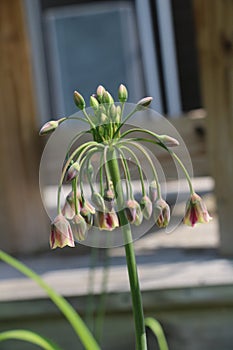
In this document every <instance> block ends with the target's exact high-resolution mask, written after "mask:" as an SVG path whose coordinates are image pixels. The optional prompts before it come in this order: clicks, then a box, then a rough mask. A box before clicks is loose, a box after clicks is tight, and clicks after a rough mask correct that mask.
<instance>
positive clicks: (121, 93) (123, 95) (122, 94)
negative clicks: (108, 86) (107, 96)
mask: <svg viewBox="0 0 233 350" xmlns="http://www.w3.org/2000/svg"><path fill="white" fill-rule="evenodd" d="M118 98H119V101H120V102H122V103H124V102H126V101H127V99H128V91H127V89H126V87H125V86H124V85H123V84H121V85H120V86H119V89H118Z"/></svg>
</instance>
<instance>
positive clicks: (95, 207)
mask: <svg viewBox="0 0 233 350" xmlns="http://www.w3.org/2000/svg"><path fill="white" fill-rule="evenodd" d="M127 99H128V91H127V88H126V87H125V86H124V85H123V84H121V85H120V87H119V89H118V100H119V102H118V103H115V102H114V99H113V97H112V95H111V94H110V93H109V92H108V91H107V90H106V89H105V88H104V87H103V86H102V85H100V86H98V88H97V90H96V92H95V93H93V94H92V95H91V97H90V106H91V108H92V112H91V113H87V111H86V109H85V108H86V102H85V100H84V98H83V96H82V95H81V94H80V93H79V92H77V91H75V92H74V102H75V104H76V106H77V107H78V108H79V109H80V110H81V111H82V113H83V121H85V122H86V123H88V124H89V125H90V130H89V131H88V132H89V133H91V135H92V137H93V140H92V141H88V142H86V143H83V144H81V145H80V146H78V147H76V148H75V149H74V150H73V149H72V152H71V148H70V149H69V150H68V151H67V156H66V159H65V164H64V167H63V171H62V175H61V179H60V183H59V187H58V203H57V212H58V214H57V216H56V218H55V219H54V221H53V222H52V225H51V235H50V245H51V248H56V247H61V248H62V247H64V246H66V245H68V246H70V247H73V246H74V245H75V241H83V240H85V238H86V235H87V232H88V230H89V229H90V228H91V227H92V226H95V227H98V228H99V229H100V230H107V231H113V230H114V229H116V228H118V227H121V226H122V225H123V224H125V222H126V223H127V224H130V225H136V226H139V225H140V224H141V223H142V221H143V220H149V219H151V218H153V220H154V222H155V224H156V225H157V226H158V227H160V228H164V227H167V226H168V224H169V221H170V208H169V205H168V203H166V201H165V200H164V199H163V198H162V194H161V189H160V184H159V179H158V175H157V171H156V168H155V166H154V164H153V161H152V159H151V157H150V155H149V153H148V152H147V150H146V148H145V147H144V146H143V145H142V144H141V143H140V142H139V141H138V140H137V139H136V138H135V137H131V135H132V136H134V133H135V132H138V131H140V132H141V133H142V134H143V137H140V141H147V136H148V134H149V135H150V136H152V138H153V139H151V140H150V142H152V143H154V144H155V145H156V146H161V147H163V149H165V150H166V151H167V152H169V154H170V155H171V156H173V157H174V159H176V160H178V164H179V165H180V166H181V168H182V169H183V170H184V173H185V176H186V177H187V180H188V183H189V186H190V199H189V201H188V203H187V205H186V211H185V216H184V223H185V224H187V225H191V226H194V225H195V223H197V222H201V223H205V222H208V221H209V220H210V219H211V217H210V216H209V214H208V212H207V209H206V207H205V205H204V203H203V201H202V199H201V198H200V197H199V196H198V195H197V194H196V193H195V192H194V190H193V187H192V184H191V180H190V178H189V176H188V174H187V171H186V169H185V168H184V166H183V164H182V162H181V160H180V159H179V158H178V157H177V155H176V154H175V153H174V152H173V151H172V150H171V149H170V147H174V146H177V145H179V142H178V141H177V140H176V139H174V138H173V137H171V136H168V135H158V134H156V133H153V132H151V131H150V130H147V129H139V128H131V129H128V130H126V131H124V132H123V131H122V127H123V126H124V125H125V123H126V122H127V120H128V119H129V118H130V117H132V116H133V115H134V114H135V113H137V112H138V111H141V110H143V109H145V108H148V106H149V105H150V103H151V101H152V97H145V98H143V99H141V100H140V101H139V102H138V103H137V104H136V105H135V107H134V109H133V110H132V111H131V112H130V113H129V114H128V115H126V116H124V104H125V103H126V102H127ZM66 119H67V118H62V119H59V120H57V121H50V122H47V123H46V124H45V125H44V126H43V127H42V128H41V130H40V134H41V135H43V134H47V133H50V132H52V131H54V130H55V129H56V128H57V127H58V126H59V125H60V124H61V123H63V122H64V121H65V120H66ZM74 119H75V118H74ZM78 119H79V120H80V118H78ZM80 135H81V134H80ZM80 135H79V134H78V135H77V138H79V136H80ZM113 154H115V155H117V167H118V168H119V169H120V173H121V174H122V179H121V180H122V181H123V180H124V181H125V187H124V196H123V203H122V201H121V202H120V200H119V198H118V192H117V188H116V184H114V181H113V177H112V176H113V174H114V171H115V170H114V169H113V167H114V166H115V165H114V166H113V163H112V162H111V157H112V155H113ZM128 154H130V158H131V161H133V162H134V164H135V165H136V167H137V173H138V179H139V180H140V186H141V198H139V200H138V201H137V200H136V199H135V197H134V192H133V187H132V181H131V178H132V177H131V175H132V174H131V169H130V163H129V160H128V158H127V155H128ZM97 156H98V159H99V169H100V173H101V176H99V178H98V180H97V178H94V165H93V159H94V158H95V160H96V157H97ZM140 157H143V158H144V159H145V160H146V161H147V166H148V167H150V168H151V173H152V174H153V178H152V179H151V180H150V183H149V184H148V186H147V181H146V179H145V178H144V174H143V170H142V168H141V162H140ZM114 164H116V163H114ZM84 175H85V177H86V178H87V184H88V186H89V188H90V190H91V196H90V198H88V197H87V195H86V193H85V191H84V186H83V182H84ZM64 182H66V183H68V184H69V183H70V185H71V191H70V193H69V194H68V195H67V197H66V200H65V203H64V205H63V207H61V188H62V185H63V183H64ZM97 182H98V183H97ZM119 185H120V186H122V185H121V184H119ZM122 189H123V186H122ZM122 211H123V212H124V219H125V220H123V221H124V223H123V222H122V219H120V217H119V212H121V213H122ZM121 218H122V215H121Z"/></svg>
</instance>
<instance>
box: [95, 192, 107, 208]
mask: <svg viewBox="0 0 233 350" xmlns="http://www.w3.org/2000/svg"><path fill="white" fill-rule="evenodd" d="M91 200H92V202H93V204H94V206H95V208H96V209H97V210H98V211H102V212H104V211H105V209H106V208H105V203H104V199H103V197H102V196H101V194H100V193H98V192H95V191H94V192H92V195H91Z"/></svg>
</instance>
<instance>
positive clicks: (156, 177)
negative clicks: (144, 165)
mask: <svg viewBox="0 0 233 350" xmlns="http://www.w3.org/2000/svg"><path fill="white" fill-rule="evenodd" d="M118 144H119V145H124V144H126V145H127V146H128V145H131V146H134V147H135V148H137V149H139V151H141V153H142V154H143V155H144V156H145V157H146V159H147V160H148V162H149V164H150V166H151V170H152V172H153V175H154V179H155V181H156V186H157V191H158V198H161V197H162V195H161V187H160V184H159V178H158V174H157V171H156V169H155V166H154V164H153V162H152V160H151V158H150V156H149V154H148V153H147V152H146V150H145V149H144V147H143V146H141V145H140V144H139V143H137V142H133V141H131V140H130V139H129V140H126V141H120V142H119V143H118Z"/></svg>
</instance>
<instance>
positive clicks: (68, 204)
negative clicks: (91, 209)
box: [62, 191, 81, 220]
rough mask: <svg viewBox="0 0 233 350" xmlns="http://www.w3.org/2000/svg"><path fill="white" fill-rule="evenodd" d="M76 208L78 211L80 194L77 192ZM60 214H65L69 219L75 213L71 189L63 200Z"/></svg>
mask: <svg viewBox="0 0 233 350" xmlns="http://www.w3.org/2000/svg"><path fill="white" fill-rule="evenodd" d="M76 200H77V208H78V211H79V210H80V207H81V195H80V193H79V192H78V193H77V198H76ZM62 214H63V215H64V216H65V218H66V219H68V220H71V219H73V217H74V215H75V199H74V192H73V191H71V192H70V193H69V194H68V195H67V196H66V200H65V204H64V207H63V208H62Z"/></svg>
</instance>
